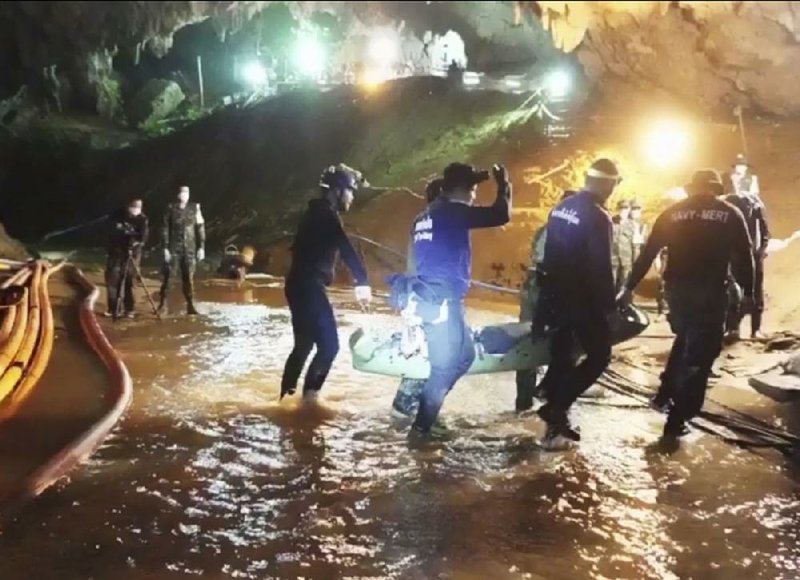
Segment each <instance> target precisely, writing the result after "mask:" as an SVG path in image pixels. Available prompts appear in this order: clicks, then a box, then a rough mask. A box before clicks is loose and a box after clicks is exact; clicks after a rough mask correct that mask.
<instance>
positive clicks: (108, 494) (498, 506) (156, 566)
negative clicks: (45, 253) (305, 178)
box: [0, 287, 800, 580]
mask: <svg viewBox="0 0 800 580" xmlns="http://www.w3.org/2000/svg"><path fill="white" fill-rule="evenodd" d="M247 292H252V299H251V298H249V297H248V296H249V294H247ZM203 298H204V302H203V303H202V304H201V308H202V310H203V312H204V313H205V316H204V317H203V318H202V319H201V320H199V321H191V320H187V319H182V318H178V319H170V320H168V321H165V322H164V323H163V324H161V325H160V326H156V323H155V322H150V321H137V322H135V323H131V324H127V325H120V326H117V327H115V328H113V329H112V333H113V335H112V339H113V340H114V341H115V343H116V344H119V345H120V347H121V349H122V351H123V353H124V355H125V358H126V360H127V361H128V362H129V365H130V367H131V370H132V372H133V374H134V376H135V377H136V386H135V388H136V395H135V400H134V406H133V408H132V410H131V412H130V414H129V416H128V417H127V419H126V421H125V423H124V424H123V425H122V427H121V428H120V429H119V430H118V431H117V432H116V433H115V435H114V437H113V438H112V439H111V440H109V442H108V443H107V444H106V445H105V446H104V448H103V449H102V450H101V451H100V452H99V453H98V454H97V455H96V457H95V458H94V459H93V460H92V461H91V462H90V463H89V464H88V465H87V466H86V467H85V468H84V469H82V470H81V471H79V472H78V473H77V474H76V475H75V477H74V478H73V481H72V482H71V483H70V485H68V486H64V487H62V488H61V489H59V490H58V491H56V492H53V493H50V494H48V495H47V496H45V497H44V498H43V499H42V501H39V502H37V503H36V504H34V505H33V506H31V508H30V509H28V510H27V511H26V512H25V513H24V514H23V516H22V517H21V518H20V519H19V520H18V521H16V522H15V523H14V524H12V526H11V527H9V528H8V529H6V530H5V531H4V532H3V533H2V536H0V549H2V553H3V555H4V557H3V559H2V560H0V577H2V578H3V579H4V580H5V579H17V578H29V577H30V571H31V570H37V575H36V576H37V578H89V577H93V578H124V579H127V578H131V579H133V578H136V579H140V578H148V579H151V578H155V579H161V578H174V577H189V576H193V575H203V577H209V578H228V577H232V578H253V579H260V578H266V577H280V578H295V577H312V578H335V577H370V578H373V577H402V578H426V579H427V578H433V577H439V576H440V575H443V576H446V577H457V578H476V579H477V578H481V579H483V578H636V579H639V578H686V577H702V578H715V577H719V578H726V579H727V578H762V577H763V578H776V577H781V576H783V577H786V578H791V577H795V576H796V566H797V564H798V562H800V548H798V547H797V546H798V543H797V539H798V538H797V530H798V529H800V528H799V526H798V523H800V522H798V521H797V518H798V515H797V514H798V507H799V506H798V497H800V496H798V487H797V485H796V483H795V480H794V479H793V478H792V477H790V475H789V474H787V471H786V468H785V467H784V466H783V465H782V464H780V463H778V462H777V461H778V460H777V458H775V457H768V458H760V457H758V456H755V455H753V454H750V453H746V452H744V451H741V450H737V449H735V448H731V447H729V446H727V445H724V444H722V443H720V442H719V441H716V440H714V439H712V438H709V437H705V436H704V437H701V438H700V439H699V440H698V441H696V442H695V443H693V444H691V445H688V446H686V447H685V448H684V449H682V450H680V451H679V452H678V453H676V454H675V455H673V456H665V455H663V454H661V453H657V452H655V451H654V449H653V448H652V446H651V444H652V443H653V441H655V439H656V438H657V436H658V433H659V432H660V427H661V419H660V418H659V417H657V416H655V415H654V414H652V413H651V412H649V411H647V410H638V409H636V410H631V409H619V408H614V407H604V406H588V405H586V406H580V407H579V408H578V409H577V416H576V420H577V422H578V423H580V424H581V425H582V428H583V433H584V441H583V442H582V443H581V445H580V447H579V448H578V449H577V450H575V451H573V452H569V453H565V454H546V453H542V452H541V451H540V450H539V448H538V447H537V445H536V436H537V435H538V434H539V432H540V429H541V426H540V425H539V423H538V421H537V420H536V419H535V418H533V417H532V416H527V417H517V416H515V415H513V414H512V413H510V412H509V409H512V408H513V398H514V393H513V390H514V387H513V376H512V375H501V376H489V377H471V378H469V379H467V380H465V381H463V383H461V384H459V386H458V387H456V389H455V391H454V392H453V393H452V395H451V396H450V397H449V398H448V400H447V403H446V406H445V411H444V412H445V414H446V416H447V419H448V422H449V424H450V426H451V429H452V431H453V436H452V438H451V439H450V440H448V441H446V442H444V443H442V444H440V445H438V446H434V447H432V448H429V449H425V450H421V451H410V450H409V449H408V446H407V443H406V438H405V433H404V432H403V431H399V430H397V429H395V428H393V424H392V422H391V421H390V419H389V417H388V415H387V409H388V408H389V406H390V403H391V399H392V396H393V389H394V386H395V381H393V380H392V379H389V378H383V377H372V376H366V375H360V374H358V373H355V372H353V371H352V369H351V367H350V360H349V356H348V353H347V352H346V349H345V350H343V352H342V353H341V355H340V358H339V360H338V361H337V364H336V366H335V367H334V370H333V372H332V375H331V380H330V382H329V383H328V384H327V385H326V387H325V390H324V394H325V400H326V402H325V405H324V406H323V407H322V408H319V409H313V408H307V407H304V406H303V405H301V404H299V403H298V402H297V401H296V400H292V401H289V402H284V403H283V404H278V401H277V398H278V391H279V388H278V384H279V378H280V372H281V370H282V366H283V361H284V359H285V356H286V355H287V354H288V352H289V350H290V349H291V333H290V331H289V326H288V311H287V310H286V308H285V307H284V306H283V302H282V297H281V291H280V289H278V288H268V287H253V288H250V289H248V290H245V291H243V290H237V289H231V288H227V287H219V288H212V289H210V290H209V289H206V290H205V293H204V295H203ZM233 302H240V303H239V304H234V303H233ZM339 316H340V322H341V323H342V327H341V331H342V336H341V338H342V344H347V343H346V338H347V335H348V334H349V332H350V331H351V330H352V329H353V328H354V327H356V326H358V325H361V324H364V323H367V322H372V323H375V322H376V321H378V323H381V324H389V323H390V319H389V318H388V316H386V315H385V314H379V315H377V316H369V315H366V314H364V313H360V312H356V311H340V312H339ZM472 316H473V317H474V318H473V319H476V318H477V319H480V320H484V321H485V320H487V319H491V318H492V317H496V315H491V314H485V313H472ZM154 328H157V329H158V330H157V331H156V332H154ZM76 522H80V526H79V527H77V528H76V525H75V524H76ZM43 555H45V556H46V557H43ZM39 571H42V573H41V574H39Z"/></svg>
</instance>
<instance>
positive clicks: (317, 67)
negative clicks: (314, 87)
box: [294, 34, 327, 78]
mask: <svg viewBox="0 0 800 580" xmlns="http://www.w3.org/2000/svg"><path fill="white" fill-rule="evenodd" d="M326 60H327V55H326V54H325V47H324V46H322V43H321V42H320V41H319V39H318V38H317V37H315V36H312V35H310V34H304V35H302V36H300V37H299V38H298V39H297V45H296V47H295V54H294V64H295V66H296V67H297V70H298V71H299V72H300V74H302V75H304V76H308V77H313V78H317V77H319V76H320V75H321V74H322V72H323V71H324V70H325V64H326Z"/></svg>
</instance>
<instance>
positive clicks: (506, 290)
mask: <svg viewBox="0 0 800 580" xmlns="http://www.w3.org/2000/svg"><path fill="white" fill-rule="evenodd" d="M347 233H348V235H349V236H352V237H353V238H355V239H357V240H360V241H362V242H365V243H367V244H370V245H372V246H375V247H376V248H378V249H380V250H383V251H385V252H387V253H389V254H392V255H393V256H395V257H396V258H400V259H402V260H405V259H406V258H407V257H406V255H405V254H403V253H402V252H399V251H397V250H395V249H394V248H390V247H389V246H385V245H383V244H381V243H380V242H376V241H375V240H371V239H369V238H367V237H364V236H362V235H360V234H354V233H352V232H347ZM470 284H471V285H472V286H475V287H476V288H483V289H485V290H492V291H493V292H501V293H504V294H514V295H519V293H520V291H519V290H516V289H514V288H507V287H505V286H498V285H496V284H489V283H488V282H481V281H479V280H470Z"/></svg>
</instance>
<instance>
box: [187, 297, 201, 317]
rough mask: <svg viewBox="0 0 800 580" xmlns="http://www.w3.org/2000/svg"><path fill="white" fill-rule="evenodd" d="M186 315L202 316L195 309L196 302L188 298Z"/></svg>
mask: <svg viewBox="0 0 800 580" xmlns="http://www.w3.org/2000/svg"><path fill="white" fill-rule="evenodd" d="M186 314H188V315H189V316H197V315H198V314H200V313H199V312H198V311H197V309H196V308H195V307H194V300H193V299H191V298H188V299H187V300H186Z"/></svg>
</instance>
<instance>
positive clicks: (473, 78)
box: [464, 71, 481, 87]
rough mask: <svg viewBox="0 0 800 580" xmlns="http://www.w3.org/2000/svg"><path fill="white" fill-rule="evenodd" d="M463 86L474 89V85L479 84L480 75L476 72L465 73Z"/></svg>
mask: <svg viewBox="0 0 800 580" xmlns="http://www.w3.org/2000/svg"><path fill="white" fill-rule="evenodd" d="M464 84H465V85H467V86H471V87H474V86H475V85H479V84H481V75H480V73H476V72H469V71H467V72H465V73H464Z"/></svg>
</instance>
